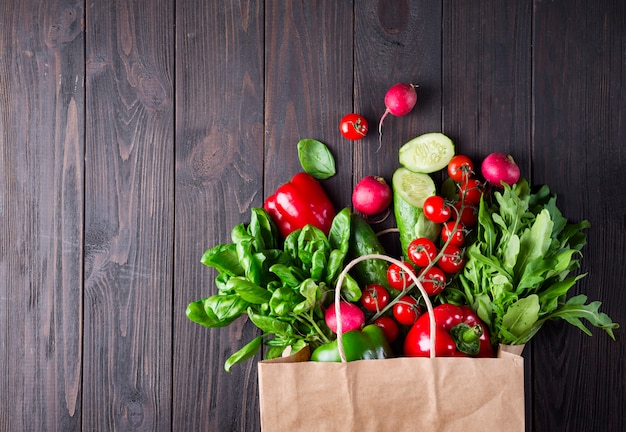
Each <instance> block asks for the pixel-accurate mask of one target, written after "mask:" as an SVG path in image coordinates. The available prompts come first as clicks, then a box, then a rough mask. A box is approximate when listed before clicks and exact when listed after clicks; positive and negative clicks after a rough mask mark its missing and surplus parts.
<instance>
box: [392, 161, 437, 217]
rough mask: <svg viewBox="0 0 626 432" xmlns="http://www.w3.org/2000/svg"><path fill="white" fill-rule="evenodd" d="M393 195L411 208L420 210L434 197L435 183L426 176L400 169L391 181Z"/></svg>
mask: <svg viewBox="0 0 626 432" xmlns="http://www.w3.org/2000/svg"><path fill="white" fill-rule="evenodd" d="M391 184H392V186H393V192H394V194H398V195H400V196H401V197H402V199H403V200H404V201H406V202H407V203H409V204H410V205H412V206H413V207H417V208H422V207H423V206H424V201H425V200H426V198H428V197H429V196H431V195H435V193H436V192H437V189H436V188H435V182H434V181H433V179H432V178H430V176H429V175H428V174H424V173H418V172H414V171H411V170H408V169H406V168H404V167H400V168H398V169H397V170H396V172H394V173H393V177H392V179H391Z"/></svg>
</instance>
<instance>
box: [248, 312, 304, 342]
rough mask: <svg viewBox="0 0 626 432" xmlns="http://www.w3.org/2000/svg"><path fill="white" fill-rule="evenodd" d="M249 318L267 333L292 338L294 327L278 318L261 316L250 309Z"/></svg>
mask: <svg viewBox="0 0 626 432" xmlns="http://www.w3.org/2000/svg"><path fill="white" fill-rule="evenodd" d="M248 317H250V321H252V323H253V324H254V325H255V326H257V327H258V328H259V329H261V331H264V332H265V333H270V334H275V335H277V336H291V335H292V334H293V327H292V326H291V325H290V324H289V323H287V322H285V321H282V320H280V319H278V318H275V317H270V316H266V315H259V314H257V313H255V312H254V311H253V310H252V309H250V308H248Z"/></svg>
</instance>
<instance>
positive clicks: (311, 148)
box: [298, 139, 336, 180]
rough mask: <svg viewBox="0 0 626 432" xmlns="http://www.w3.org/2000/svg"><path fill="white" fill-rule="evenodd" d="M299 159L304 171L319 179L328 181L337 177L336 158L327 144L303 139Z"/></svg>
mask: <svg viewBox="0 0 626 432" xmlns="http://www.w3.org/2000/svg"><path fill="white" fill-rule="evenodd" d="M298 158H299V159H300V165H302V169H303V170H304V171H305V172H307V173H308V174H310V175H311V176H313V177H315V178H317V179H322V180H323V179H327V178H329V177H332V176H334V175H335V172H336V171H335V158H334V157H333V155H332V153H331V152H330V150H329V149H328V147H327V146H326V144H324V143H322V142H320V141H317V140H314V139H303V140H300V141H299V142H298Z"/></svg>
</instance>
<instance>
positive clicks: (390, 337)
mask: <svg viewBox="0 0 626 432" xmlns="http://www.w3.org/2000/svg"><path fill="white" fill-rule="evenodd" d="M374 324H376V325H377V326H378V327H380V328H381V329H382V330H383V334H384V335H385V339H387V342H389V343H394V342H395V340H396V339H398V334H400V327H398V323H397V322H396V321H394V319H393V318H391V317H388V316H381V317H379V318H377V319H376V321H374Z"/></svg>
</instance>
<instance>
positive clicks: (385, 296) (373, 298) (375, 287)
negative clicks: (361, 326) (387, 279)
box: [361, 284, 390, 312]
mask: <svg viewBox="0 0 626 432" xmlns="http://www.w3.org/2000/svg"><path fill="white" fill-rule="evenodd" d="M389 300H390V298H389V292H388V291H387V290H386V289H385V287H384V286H382V285H379V284H369V285H366V286H365V288H364V289H363V294H362V295H361V306H363V308H365V309H366V310H368V311H370V312H378V311H380V310H381V309H382V308H384V307H385V306H387V305H388V304H389Z"/></svg>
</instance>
